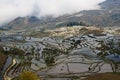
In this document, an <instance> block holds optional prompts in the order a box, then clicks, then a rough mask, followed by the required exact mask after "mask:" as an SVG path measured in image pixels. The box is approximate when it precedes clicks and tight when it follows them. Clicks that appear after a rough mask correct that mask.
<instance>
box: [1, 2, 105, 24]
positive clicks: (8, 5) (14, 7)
mask: <svg viewBox="0 0 120 80" xmlns="http://www.w3.org/2000/svg"><path fill="white" fill-rule="evenodd" d="M104 1H105V0H0V25H3V24H5V23H8V22H10V21H11V20H13V19H15V18H17V17H25V16H36V17H38V18H41V17H43V16H46V15H53V16H61V15H64V14H73V13H75V12H79V11H82V10H96V9H100V6H99V5H98V4H99V3H101V2H104Z"/></svg>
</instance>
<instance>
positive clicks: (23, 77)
mask: <svg viewBox="0 0 120 80" xmlns="http://www.w3.org/2000/svg"><path fill="white" fill-rule="evenodd" d="M12 80H40V79H39V77H38V76H37V75H36V74H35V73H33V72H31V71H24V72H23V73H21V74H20V75H19V76H18V77H16V78H14V79H12Z"/></svg>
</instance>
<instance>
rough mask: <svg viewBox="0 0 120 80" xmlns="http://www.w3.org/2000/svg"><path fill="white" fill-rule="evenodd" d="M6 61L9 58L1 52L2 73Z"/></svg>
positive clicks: (0, 67)
mask: <svg viewBox="0 0 120 80" xmlns="http://www.w3.org/2000/svg"><path fill="white" fill-rule="evenodd" d="M6 59H7V56H6V55H3V54H1V52H0V71H1V69H2V67H3V65H4V63H5V61H6Z"/></svg>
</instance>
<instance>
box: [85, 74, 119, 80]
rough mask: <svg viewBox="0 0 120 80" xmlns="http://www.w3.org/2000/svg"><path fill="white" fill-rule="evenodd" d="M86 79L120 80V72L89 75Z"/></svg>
mask: <svg viewBox="0 0 120 80" xmlns="http://www.w3.org/2000/svg"><path fill="white" fill-rule="evenodd" d="M84 80H120V73H101V74H96V75H91V76H88V77H87V78H85V79H84Z"/></svg>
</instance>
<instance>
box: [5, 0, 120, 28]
mask: <svg viewBox="0 0 120 80" xmlns="http://www.w3.org/2000/svg"><path fill="white" fill-rule="evenodd" d="M119 5H120V0H106V1H105V2H103V3H101V4H100V6H101V8H102V9H101V10H89V11H82V12H78V13H75V14H71V15H63V16H59V17H56V18H54V17H52V16H46V17H42V18H41V19H38V18H37V17H34V16H32V17H19V18H16V19H15V20H13V21H11V22H10V23H8V24H6V25H4V26H3V28H6V29H30V28H33V27H34V28H35V27H39V28H54V27H61V26H66V25H69V24H70V25H71V22H72V23H75V24H72V25H71V26H73V25H80V23H82V24H84V25H85V26H86V25H87V26H88V25H92V26H102V27H106V26H112V27H113V26H120V23H119V22H120V7H119ZM80 26H81V25H80ZM82 26H83V25H82Z"/></svg>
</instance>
